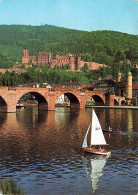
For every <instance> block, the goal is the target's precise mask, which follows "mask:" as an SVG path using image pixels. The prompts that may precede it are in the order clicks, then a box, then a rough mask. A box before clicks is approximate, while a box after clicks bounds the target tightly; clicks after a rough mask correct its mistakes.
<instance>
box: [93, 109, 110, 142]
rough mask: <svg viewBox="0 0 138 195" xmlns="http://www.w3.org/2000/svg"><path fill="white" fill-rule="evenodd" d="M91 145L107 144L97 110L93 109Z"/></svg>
mask: <svg viewBox="0 0 138 195" xmlns="http://www.w3.org/2000/svg"><path fill="white" fill-rule="evenodd" d="M91 145H107V143H106V141H105V138H104V135H103V131H102V128H101V125H100V122H99V120H98V117H97V115H96V113H95V111H94V110H93V111H92V126H91Z"/></svg>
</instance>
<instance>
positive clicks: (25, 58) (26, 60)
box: [22, 49, 29, 64]
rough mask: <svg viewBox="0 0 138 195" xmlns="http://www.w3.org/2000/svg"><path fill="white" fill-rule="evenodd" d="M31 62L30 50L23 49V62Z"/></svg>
mask: <svg viewBox="0 0 138 195" xmlns="http://www.w3.org/2000/svg"><path fill="white" fill-rule="evenodd" d="M27 63H29V52H28V51H27V49H24V50H23V51H22V64H27Z"/></svg>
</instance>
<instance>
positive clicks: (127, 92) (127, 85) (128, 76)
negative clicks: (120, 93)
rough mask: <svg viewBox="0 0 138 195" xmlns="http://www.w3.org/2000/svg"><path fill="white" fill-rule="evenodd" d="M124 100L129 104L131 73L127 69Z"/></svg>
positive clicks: (130, 98)
mask: <svg viewBox="0 0 138 195" xmlns="http://www.w3.org/2000/svg"><path fill="white" fill-rule="evenodd" d="M126 100H127V104H128V105H129V104H130V102H131V100H132V74H131V72H130V71H129V72H128V74H127V77H126Z"/></svg>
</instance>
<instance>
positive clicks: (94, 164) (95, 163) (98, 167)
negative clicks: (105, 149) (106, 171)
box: [82, 155, 107, 193]
mask: <svg viewBox="0 0 138 195" xmlns="http://www.w3.org/2000/svg"><path fill="white" fill-rule="evenodd" d="M82 160H83V163H84V166H85V171H86V174H87V176H88V177H89V178H90V180H91V185H92V191H93V193H94V192H95V190H97V189H98V182H99V179H100V177H101V176H102V175H103V173H102V172H103V168H104V166H105V163H106V160H107V158H106V157H101V156H95V155H93V156H92V157H91V158H89V161H90V166H91V168H90V171H89V169H88V162H87V158H86V157H84V156H82Z"/></svg>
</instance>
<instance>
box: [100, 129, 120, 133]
mask: <svg viewBox="0 0 138 195" xmlns="http://www.w3.org/2000/svg"><path fill="white" fill-rule="evenodd" d="M102 131H103V132H107V133H121V131H116V130H108V129H102Z"/></svg>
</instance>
